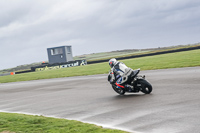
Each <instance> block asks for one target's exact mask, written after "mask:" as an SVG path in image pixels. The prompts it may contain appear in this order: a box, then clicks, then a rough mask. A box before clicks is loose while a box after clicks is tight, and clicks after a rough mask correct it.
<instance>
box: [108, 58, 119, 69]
mask: <svg viewBox="0 0 200 133" xmlns="http://www.w3.org/2000/svg"><path fill="white" fill-rule="evenodd" d="M116 63H117V60H116V59H115V58H112V59H110V60H109V65H110V67H111V68H112V67H113V66H114V65H116Z"/></svg>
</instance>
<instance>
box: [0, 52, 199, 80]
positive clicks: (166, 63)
mask: <svg viewBox="0 0 200 133" xmlns="http://www.w3.org/2000/svg"><path fill="white" fill-rule="evenodd" d="M121 61H122V62H124V63H125V64H126V65H127V66H128V67H131V68H133V69H136V68H141V70H153V69H167V68H179V67H193V66H200V50H191V51H186V52H177V53H169V54H163V55H155V56H148V57H141V58H134V59H126V60H121ZM109 69H110V68H109V65H108V63H107V62H105V63H98V64H90V65H86V66H78V67H71V68H63V69H58V70H48V71H41V72H31V73H24V74H16V75H9V76H1V77H0V83H7V82H17V81H28V80H38V79H50V78H61V77H71V76H83V75H95V74H103V73H108V71H109Z"/></svg>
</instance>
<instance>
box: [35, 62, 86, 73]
mask: <svg viewBox="0 0 200 133" xmlns="http://www.w3.org/2000/svg"><path fill="white" fill-rule="evenodd" d="M83 65H87V61H86V60H75V61H70V62H65V63H59V64H46V65H41V66H36V67H31V70H32V71H46V70H53V69H61V68H66V67H74V66H83Z"/></svg>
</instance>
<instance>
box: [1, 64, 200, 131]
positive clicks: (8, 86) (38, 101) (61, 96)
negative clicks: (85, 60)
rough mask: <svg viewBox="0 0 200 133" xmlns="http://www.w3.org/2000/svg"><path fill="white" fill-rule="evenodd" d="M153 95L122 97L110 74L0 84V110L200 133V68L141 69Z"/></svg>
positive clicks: (121, 126) (120, 126)
mask: <svg viewBox="0 0 200 133" xmlns="http://www.w3.org/2000/svg"><path fill="white" fill-rule="evenodd" d="M140 74H145V75H146V79H147V80H148V81H149V82H150V83H151V84H152V86H153V91H152V93H151V94H148V95H145V94H143V93H125V95H124V96H120V95H118V94H117V93H115V92H114V90H112V88H111V86H110V84H109V83H108V82H107V75H106V74H102V75H93V76H79V77H69V78H58V79H48V80H35V81H26V82H16V83H4V84H0V112H15V113H24V114H36V115H44V116H51V117H57V118H66V119H73V120H79V121H83V122H88V123H93V124H97V125H101V126H103V127H107V128H117V129H122V130H126V131H129V132H143V133H199V132H200V67H189V68H175V69H164V70H150V71H141V73H140Z"/></svg>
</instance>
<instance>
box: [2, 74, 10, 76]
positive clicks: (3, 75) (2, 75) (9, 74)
mask: <svg viewBox="0 0 200 133" xmlns="http://www.w3.org/2000/svg"><path fill="white" fill-rule="evenodd" d="M6 75H10V73H3V74H0V76H6Z"/></svg>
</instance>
